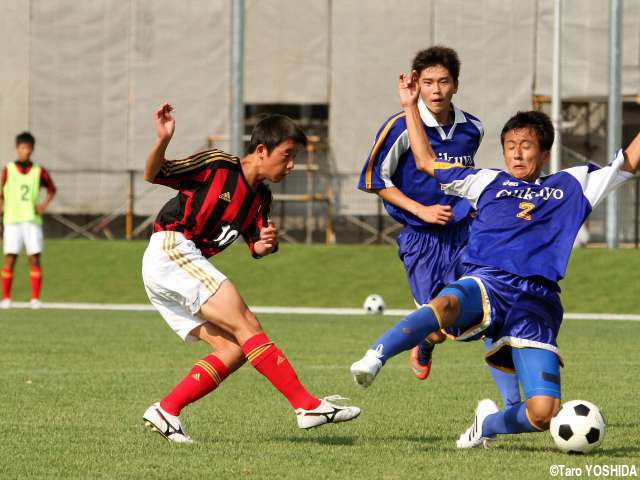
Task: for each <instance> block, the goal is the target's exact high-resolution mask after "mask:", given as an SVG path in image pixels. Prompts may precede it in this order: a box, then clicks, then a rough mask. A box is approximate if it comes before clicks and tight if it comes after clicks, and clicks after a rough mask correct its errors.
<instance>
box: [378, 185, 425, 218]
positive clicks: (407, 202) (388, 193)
mask: <svg viewBox="0 0 640 480" xmlns="http://www.w3.org/2000/svg"><path fill="white" fill-rule="evenodd" d="M376 193H377V194H378V196H379V197H380V198H381V199H383V200H384V201H385V202H389V203H390V204H392V205H395V206H396V207H398V208H401V209H403V210H405V211H407V212H409V213H412V214H413V215H416V212H417V211H418V209H419V208H420V206H421V205H420V203H418V202H416V201H415V200H412V199H411V198H409V197H407V196H406V195H405V194H404V193H402V192H401V191H400V190H399V189H398V188H396V187H389V188H381V189H380V190H376Z"/></svg>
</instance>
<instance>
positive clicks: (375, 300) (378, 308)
mask: <svg viewBox="0 0 640 480" xmlns="http://www.w3.org/2000/svg"><path fill="white" fill-rule="evenodd" d="M362 308H364V311H365V313H367V314H369V315H381V314H382V313H383V312H384V300H383V299H382V297H381V296H380V295H376V294H373V295H369V296H368V297H367V298H366V299H365V301H364V304H363V305H362Z"/></svg>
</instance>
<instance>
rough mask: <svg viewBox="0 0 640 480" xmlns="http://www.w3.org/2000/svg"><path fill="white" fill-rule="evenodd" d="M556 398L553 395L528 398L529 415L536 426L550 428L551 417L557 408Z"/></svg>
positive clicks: (540, 428)
mask: <svg viewBox="0 0 640 480" xmlns="http://www.w3.org/2000/svg"><path fill="white" fill-rule="evenodd" d="M555 400H556V399H554V398H552V397H532V398H530V399H529V400H527V416H528V417H529V421H530V422H531V423H532V424H533V426H534V427H536V428H537V429H539V430H549V425H550V423H551V418H552V417H553V415H554V413H555V410H556V401H555Z"/></svg>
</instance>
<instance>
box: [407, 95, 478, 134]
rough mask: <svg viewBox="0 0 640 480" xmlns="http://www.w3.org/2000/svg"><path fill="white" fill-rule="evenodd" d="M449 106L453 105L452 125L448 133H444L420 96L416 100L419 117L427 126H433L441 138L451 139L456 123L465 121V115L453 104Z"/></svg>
mask: <svg viewBox="0 0 640 480" xmlns="http://www.w3.org/2000/svg"><path fill="white" fill-rule="evenodd" d="M451 106H452V107H453V125H452V126H451V128H450V129H449V133H448V134H445V133H444V130H443V129H442V127H441V126H440V125H438V122H437V121H436V119H435V117H434V116H433V114H432V113H431V111H430V110H429V109H428V108H427V106H426V105H425V103H424V102H423V101H422V98H421V99H419V100H418V110H419V111H420V118H421V119H422V121H423V122H424V124H425V125H426V126H427V127H433V128H435V129H436V130H437V131H438V133H439V134H440V138H442V140H451V139H452V138H453V132H454V130H455V129H456V125H457V124H458V123H465V122H466V121H467V117H466V116H465V114H464V112H463V111H462V110H460V109H459V108H458V107H456V106H455V105H454V104H451Z"/></svg>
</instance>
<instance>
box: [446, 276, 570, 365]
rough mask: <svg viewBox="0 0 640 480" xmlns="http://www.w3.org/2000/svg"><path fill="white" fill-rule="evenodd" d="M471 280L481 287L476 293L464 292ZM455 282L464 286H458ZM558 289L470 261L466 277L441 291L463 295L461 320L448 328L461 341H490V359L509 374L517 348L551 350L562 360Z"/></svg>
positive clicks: (469, 288) (544, 282)
mask: <svg viewBox="0 0 640 480" xmlns="http://www.w3.org/2000/svg"><path fill="white" fill-rule="evenodd" d="M468 282H474V283H475V284H477V286H478V287H479V288H478V289H476V290H477V293H473V294H471V293H470V294H469V295H467V296H464V295H463V294H462V293H460V292H461V290H460V288H462V289H463V290H464V289H465V288H466V290H467V291H469V292H471V291H473V290H474V289H473V286H474V283H468ZM456 285H460V286H461V287H459V288H458V290H455V288H454V287H455V286H456ZM465 286H466V287H465ZM559 290H560V289H559V288H558V286H557V285H556V284H555V283H552V282H547V281H544V280H536V279H527V278H523V277H519V276H517V275H513V274H511V273H507V272H504V271H502V270H499V269H496V268H492V267H478V266H475V265H468V266H467V268H466V271H465V274H464V276H463V277H462V278H461V279H460V280H459V281H457V282H455V283H454V284H453V285H449V286H447V287H446V289H445V290H443V293H449V294H454V295H456V296H459V299H462V300H460V301H461V306H462V308H461V315H460V318H458V320H457V321H456V323H455V324H454V325H453V326H451V327H449V328H447V329H446V331H447V333H448V334H449V335H450V336H452V337H453V338H455V339H457V340H477V339H478V338H480V337H481V336H482V335H485V336H486V337H487V338H489V339H490V340H491V345H490V347H489V349H488V350H487V352H486V354H485V358H486V360H487V363H488V364H489V365H491V366H492V367H495V368H498V369H500V370H504V371H507V372H510V373H513V372H514V371H515V366H514V360H513V355H512V350H513V349H515V348H537V349H542V350H548V351H550V352H553V353H555V354H556V355H557V356H558V359H559V362H560V364H562V358H561V357H560V353H559V351H558V344H557V342H556V338H557V336H558V331H559V330H560V325H561V323H562V314H563V309H562V304H561V303H560V295H559ZM463 302H464V303H463ZM466 304H468V305H466Z"/></svg>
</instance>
